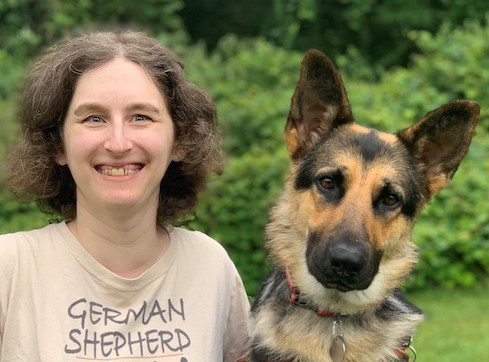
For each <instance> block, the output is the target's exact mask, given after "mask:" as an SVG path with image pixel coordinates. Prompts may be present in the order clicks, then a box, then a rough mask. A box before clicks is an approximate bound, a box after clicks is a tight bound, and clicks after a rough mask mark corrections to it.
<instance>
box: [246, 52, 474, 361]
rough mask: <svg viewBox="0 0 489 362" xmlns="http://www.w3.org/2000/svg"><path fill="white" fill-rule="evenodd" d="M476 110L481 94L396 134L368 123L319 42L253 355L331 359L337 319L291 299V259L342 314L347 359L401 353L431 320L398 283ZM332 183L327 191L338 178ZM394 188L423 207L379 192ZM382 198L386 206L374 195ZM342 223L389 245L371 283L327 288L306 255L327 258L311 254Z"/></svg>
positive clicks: (314, 291)
mask: <svg viewBox="0 0 489 362" xmlns="http://www.w3.org/2000/svg"><path fill="white" fill-rule="evenodd" d="M478 117H479V107H478V105H477V104H476V103H474V102H471V101H457V102H453V103H450V104H448V105H445V106H443V107H440V108H438V109H437V110H435V111H433V112H431V113H429V114H428V115H427V116H426V117H425V118H423V119H422V120H420V121H419V122H418V123H416V124H415V125H413V126H412V127H410V128H408V129H406V130H404V131H401V132H399V133H398V134H396V135H393V134H388V133H383V132H379V131H376V130H372V129H368V128H366V127H363V126H360V125H358V124H356V123H354V122H353V115H352V113H351V110H350V105H349V102H348V98H347V95H346V91H345V89H344V86H343V82H342V80H341V77H340V75H339V73H338V72H337V70H336V68H335V67H334V65H333V64H332V62H331V61H330V60H329V59H328V58H327V57H326V56H324V55H323V54H321V53H320V52H318V51H310V52H308V53H307V54H306V56H305V58H304V61H303V66H302V70H301V78H300V81H299V84H298V86H297V89H296V91H295V93H294V96H293V98H292V105H291V110H290V114H289V118H288V121H287V124H286V127H285V141H286V145H287V148H288V151H289V154H290V175H289V178H288V179H287V182H286V184H285V189H284V192H283V194H282V196H281V197H280V199H279V201H278V203H277V205H276V207H275V208H274V209H273V210H272V213H271V218H270V222H269V224H268V226H267V229H266V237H267V248H268V250H269V256H270V258H271V260H272V261H273V263H274V265H275V268H274V271H272V275H271V277H270V278H269V280H268V281H267V282H266V283H265V284H264V287H263V290H262V292H261V293H260V295H259V296H258V297H257V299H256V302H255V304H254V306H253V311H252V316H251V323H250V330H251V334H252V341H253V353H252V356H251V357H250V361H277V362H278V361H294V362H331V361H332V359H331V357H330V353H329V349H330V346H331V345H332V343H333V335H332V330H333V322H334V318H328V317H324V316H318V315H316V313H315V312H314V310H312V309H311V308H304V307H300V306H297V305H294V304H292V303H290V302H289V301H288V300H287V298H284V297H283V296H284V295H286V294H287V287H286V281H285V279H284V278H282V275H283V271H284V270H285V268H287V269H288V271H289V274H290V277H291V279H292V282H293V284H294V285H295V286H297V287H298V288H299V290H300V292H301V298H304V299H305V300H307V301H308V302H309V303H310V304H311V305H313V306H314V307H315V308H319V309H321V310H328V311H333V312H334V313H335V314H336V315H342V317H341V323H342V334H343V337H344V339H345V343H346V346H347V348H346V354H345V357H344V362H377V361H385V362H387V361H400V360H401V359H400V357H399V354H398V353H397V352H396V350H397V349H398V348H399V347H400V346H401V344H402V341H403V340H405V339H406V337H409V336H411V335H412V333H413V331H414V329H415V326H416V325H417V324H418V323H419V322H420V321H421V320H422V315H421V313H420V312H419V311H417V310H416V308H415V307H414V306H412V305H410V304H409V303H407V302H406V301H405V300H403V298H400V297H399V295H398V294H397V293H394V291H395V290H396V289H397V288H399V287H400V286H401V284H402V282H403V280H404V279H405V278H406V276H407V275H408V274H409V272H410V271H411V270H412V268H413V266H414V264H415V262H416V261H417V253H416V248H415V245H414V244H413V243H412V241H411V232H412V228H413V225H414V222H415V217H416V215H417V214H418V212H419V211H420V209H421V208H422V206H423V205H425V204H426V202H427V201H428V200H429V199H430V198H431V196H432V195H433V194H434V193H435V192H437V191H438V190H440V189H442V188H443V187H445V186H446V185H447V184H448V183H449V181H450V180H451V178H452V177H453V174H454V173H455V171H456V169H457V167H458V165H459V164H460V162H461V160H462V158H463V157H464V156H465V154H466V152H467V150H468V147H469V144H470V141H471V138H472V135H473V132H474V129H475V126H476V124H477V121H478ZM359 137H366V138H365V139H371V140H373V141H374V142H378V143H379V145H380V146H379V147H380V148H379V149H381V148H382V147H384V148H386V149H388V152H387V151H386V152H383V151H379V150H378V149H376V148H374V147H373V146H372V150H374V151H372V152H373V153H372V154H373V155H374V156H371V155H369V154H368V152H370V148H371V146H370V145H368V144H366V145H364V146H362V147H364V149H365V150H360V148H359V147H360V146H358V145H355V144H354V143H353V142H350V143H348V142H346V141H345V140H347V141H351V140H356V139H357V138H358V139H360V138H359ZM359 142H360V141H359ZM361 142H365V141H361ZM311 153H313V154H314V155H313V156H311ZM369 157H370V158H371V159H369V161H368V162H367V161H366V158H369ZM329 172H336V173H341V187H342V188H343V189H344V190H345V192H344V195H343V194H342V196H341V198H340V197H338V199H335V200H334V202H332V201H331V200H329V201H328V199H327V197H329V196H325V194H327V191H321V187H322V186H321V185H322V184H321V182H323V180H322V179H321V177H320V176H317V175H321V174H326V175H327V174H328V173H329ZM309 174H311V175H310V176H311V177H316V178H315V179H314V180H315V181H314V182H316V184H313V182H312V181H311V185H309V184H307V185H306V186H304V185H302V184H301V181H300V180H301V178H304V177H309ZM406 180H411V181H409V182H411V184H412V185H411V184H409V185H408V181H406ZM304 182H306V183H307V182H309V181H308V180H306V181H304ZM324 182H325V184H324V186H325V188H326V189H328V188H329V187H330V186H331V185H330V183H331V179H330V178H326V179H325V181H324ZM317 183H319V186H318V185H317ZM332 186H335V187H338V185H336V184H333V185H332ZM386 188H388V189H389V190H391V189H392V190H393V191H392V193H393V194H395V195H399V196H400V199H401V200H402V201H403V202H404V203H405V204H407V201H405V200H407V199H409V198H411V199H412V200H411V201H410V202H411V203H412V208H414V210H410V209H408V206H406V205H405V204H402V205H401V206H397V204H395V205H394V206H392V205H391V203H393V202H395V201H396V199H390V198H391V196H392V195H391V194H386V196H385V199H382V197H383V196H375V195H382V193H383V192H385V191H384V190H385V189H386ZM411 189H412V190H411ZM333 190H334V189H333ZM409 193H413V195H411V194H409ZM376 197H377V198H380V201H375V202H379V203H382V205H381V206H378V207H377V206H375V205H377V204H375V205H374V201H373V200H374V199H375V198H376ZM375 200H377V199H375ZM385 205H387V206H385ZM374 206H375V207H374ZM391 206H392V207H391ZM403 207H406V210H405V209H404V208H403ZM379 208H380V211H379ZM385 210H387V211H385ZM384 211H385V212H384ZM338 231H340V232H344V233H349V234H347V235H350V234H351V235H353V236H355V237H356V236H358V240H357V242H362V243H365V245H366V246H365V248H366V249H368V250H371V251H372V253H374V255H377V254H378V255H381V259H380V262H379V263H378V270H377V271H376V272H375V275H374V276H373V278H372V280H371V282H370V283H368V285H367V286H366V287H365V286H360V287H358V288H356V287H343V286H340V287H339V289H338V288H336V287H328V286H325V283H327V281H324V280H323V281H320V280H319V279H318V277H317V275H313V274H312V272H311V266H310V265H311V261H310V260H309V259H308V258H315V259H313V260H320V258H319V259H318V257H317V256H314V255H313V256H312V257H311V256H310V255H309V256H306V254H308V253H309V254H313V252H314V251H316V250H319V251H323V250H327V248H328V245H327V244H328V243H332V242H333V241H331V238H332V235H333V236H334V234H335V233H338ZM348 242H350V241H348ZM325 255H326V254H325ZM318 268H319V269H320V270H322V269H321V266H319V267H318ZM328 272H329V271H328ZM317 273H318V272H316V274H317ZM282 279H283V280H282ZM361 282H363V281H361Z"/></svg>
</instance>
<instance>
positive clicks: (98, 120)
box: [85, 116, 104, 123]
mask: <svg viewBox="0 0 489 362" xmlns="http://www.w3.org/2000/svg"><path fill="white" fill-rule="evenodd" d="M103 121H104V120H103V118H102V117H100V116H89V117H87V118H86V119H85V122H90V123H102V122H103Z"/></svg>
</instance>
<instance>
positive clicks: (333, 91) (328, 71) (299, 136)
mask: <svg viewBox="0 0 489 362" xmlns="http://www.w3.org/2000/svg"><path fill="white" fill-rule="evenodd" d="M352 122H353V115H352V113H351V109H350V103H349V102H348V97H347V95H346V91H345V87H344V85H343V81H342V79H341V76H340V74H339V72H338V70H337V69H336V67H335V66H334V64H333V62H332V61H331V60H330V59H329V58H328V57H326V56H325V55H324V54H323V53H321V52H320V51H318V50H314V49H313V50H309V51H308V52H307V53H306V55H305V57H304V60H303V61H302V68H301V76H300V79H299V83H298V85H297V88H296V89H295V92H294V95H293V97H292V102H291V108H290V113H289V117H288V119H287V124H286V126H285V142H286V143H287V148H288V150H289V153H290V156H291V158H292V159H299V158H301V157H303V156H304V155H305V154H306V153H307V151H309V149H310V148H311V146H312V145H313V144H314V143H316V142H317V141H318V140H319V139H320V138H321V137H322V136H323V135H324V134H326V133H328V132H330V131H331V130H332V129H333V128H335V127H338V126H340V125H342V124H346V123H352Z"/></svg>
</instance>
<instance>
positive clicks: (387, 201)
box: [382, 194, 400, 207]
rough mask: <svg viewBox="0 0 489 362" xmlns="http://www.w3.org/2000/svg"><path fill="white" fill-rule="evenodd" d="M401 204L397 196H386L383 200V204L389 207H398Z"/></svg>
mask: <svg viewBox="0 0 489 362" xmlns="http://www.w3.org/2000/svg"><path fill="white" fill-rule="evenodd" d="M399 202H400V200H399V197H398V196H397V195H395V194H388V195H385V196H384V198H383V199H382V203H383V204H384V205H385V206H388V207H394V206H397V205H398V204H399Z"/></svg>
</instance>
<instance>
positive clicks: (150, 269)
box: [0, 33, 249, 362]
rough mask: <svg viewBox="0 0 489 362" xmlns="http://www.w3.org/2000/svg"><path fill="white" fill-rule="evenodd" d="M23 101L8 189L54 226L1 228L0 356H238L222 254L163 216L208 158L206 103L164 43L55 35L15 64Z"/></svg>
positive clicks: (232, 272) (137, 36) (199, 185)
mask: <svg viewBox="0 0 489 362" xmlns="http://www.w3.org/2000/svg"><path fill="white" fill-rule="evenodd" d="M23 109H24V114H23V118H22V122H23V128H24V139H23V141H22V143H21V144H20V146H19V147H18V148H17V149H16V150H15V151H14V152H13V154H12V155H11V157H10V159H9V180H10V183H11V186H12V188H13V190H14V191H15V192H16V193H18V194H20V195H22V196H27V197H29V198H31V199H33V200H35V201H37V203H38V204H39V205H40V207H41V208H42V209H43V210H46V211H48V212H55V213H58V214H59V215H60V216H61V217H62V218H63V219H64V221H62V222H60V223H58V224H53V225H49V226H46V227H44V228H42V229H38V230H31V231H25V232H19V233H15V234H7V235H2V236H0V285H1V286H2V287H1V288H0V361H2V362H3V361H17V360H29V361H79V360H81V359H91V360H99V359H98V358H103V359H104V360H108V359H114V358H117V359H118V360H121V361H131V360H134V358H136V357H137V358H142V359H145V358H147V359H151V360H152V361H153V360H155V361H156V360H158V361H160V360H165V361H179V362H180V361H188V360H190V361H202V360H205V361H230V362H231V361H236V360H237V359H238V358H240V357H242V356H243V355H244V354H246V350H247V346H248V336H247V328H246V320H247V314H248V310H249V304H248V300H247V296H246V293H245V291H244V287H243V284H242V281H241V279H240V277H239V275H238V273H237V270H236V268H235V266H234V264H233V263H232V261H231V259H230V258H229V256H228V254H227V253H226V252H225V250H224V249H223V248H222V247H221V246H220V245H219V244H218V243H217V242H216V241H215V240H212V239H211V238H209V237H208V236H206V235H204V234H202V233H199V232H193V231H189V230H185V229H182V228H177V227H174V226H172V225H171V223H172V222H174V221H175V220H177V219H178V218H181V217H184V216H186V215H187V214H188V213H189V212H190V211H191V210H192V209H193V207H194V206H195V204H196V202H197V196H198V193H199V192H200V191H201V190H202V189H203V188H204V186H205V185H206V182H207V178H208V176H209V174H210V172H211V171H220V166H221V153H220V147H219V142H218V141H219V137H218V132H217V124H216V115H215V109H214V105H213V103H212V102H211V101H210V100H209V99H208V97H207V96H206V95H205V94H204V93H203V92H202V91H201V90H200V89H198V88H197V87H195V86H194V85H192V84H190V83H188V82H187V81H186V80H185V77H184V73H183V66H182V65H181V64H180V63H179V62H178V60H176V58H175V57H174V56H173V55H172V54H171V53H170V51H169V50H168V49H166V48H164V47H163V46H161V45H160V44H159V43H158V42H157V41H156V40H154V39H152V38H150V37H147V36H146V35H144V34H141V33H122V34H116V33H93V34H88V35H85V36H82V37H79V38H75V39H72V40H67V41H64V42H61V43H59V44H57V45H55V46H54V47H53V48H51V49H50V51H49V52H48V53H47V54H46V55H45V56H44V57H43V58H41V59H40V60H39V61H38V62H37V63H36V64H35V65H34V67H33V68H32V71H31V73H29V77H28V82H27V92H26V94H25V98H24V108H23ZM203 271H205V272H203ZM13 300H15V301H16V302H15V303H11V301H13ZM74 306H77V308H76V309H78V307H79V306H85V307H86V308H87V311H86V313H87V314H86V315H87V317H86V318H85V317H83V318H84V319H83V322H82V323H80V314H77V313H74V310H75V309H74ZM83 313H85V312H83ZM175 313H176V314H175ZM84 315H85V314H84ZM172 315H173V316H175V318H170V316H172ZM124 316H131V318H124ZM19 340H24V341H26V340H27V341H28V343H18V341H19Z"/></svg>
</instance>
